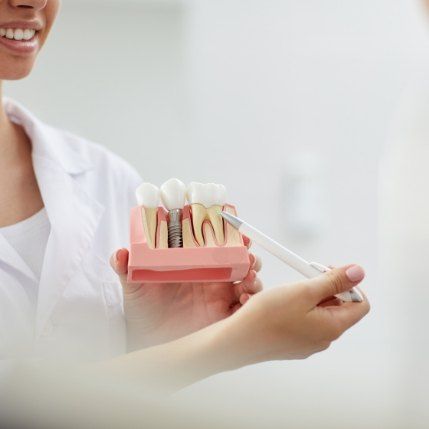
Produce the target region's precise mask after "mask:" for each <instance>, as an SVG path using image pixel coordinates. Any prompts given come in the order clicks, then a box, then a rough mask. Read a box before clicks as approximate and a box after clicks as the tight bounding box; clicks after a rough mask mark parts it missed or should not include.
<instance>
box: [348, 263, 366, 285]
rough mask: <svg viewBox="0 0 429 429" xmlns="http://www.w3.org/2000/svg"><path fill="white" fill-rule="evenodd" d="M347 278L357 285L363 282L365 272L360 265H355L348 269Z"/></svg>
mask: <svg viewBox="0 0 429 429" xmlns="http://www.w3.org/2000/svg"><path fill="white" fill-rule="evenodd" d="M346 276H347V278H348V279H349V280H350V281H351V282H353V283H357V282H360V281H362V280H363V278H364V277H365V271H364V270H363V268H362V267H360V266H359V265H353V266H352V267H350V268H348V269H347V271H346Z"/></svg>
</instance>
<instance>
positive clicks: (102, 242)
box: [0, 99, 141, 360]
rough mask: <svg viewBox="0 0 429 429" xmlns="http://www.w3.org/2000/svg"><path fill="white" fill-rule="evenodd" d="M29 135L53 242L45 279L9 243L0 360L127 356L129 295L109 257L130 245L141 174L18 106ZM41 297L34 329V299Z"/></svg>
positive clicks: (1, 261)
mask: <svg viewBox="0 0 429 429" xmlns="http://www.w3.org/2000/svg"><path fill="white" fill-rule="evenodd" d="M5 110H6V113H7V115H8V116H9V118H10V119H11V120H12V121H13V122H15V123H17V124H20V125H22V127H23V128H24V129H25V131H26V133H27V135H28V136H29V138H30V140H31V142H32V147H33V152H32V158H33V166H34V171H35V174H36V178H37V181H38V183H39V187H40V191H41V194H42V198H43V202H44V205H45V208H46V213H47V216H48V218H49V221H50V229H51V231H50V235H49V239H48V242H47V245H46V252H45V258H44V263H43V268H42V271H41V273H40V279H39V278H38V276H37V273H34V272H33V270H32V269H31V267H30V266H29V265H28V262H26V261H25V256H24V255H20V254H19V252H17V251H16V250H15V248H14V247H13V245H11V243H9V241H8V240H7V239H6V238H5V237H4V236H3V235H2V234H0V359H6V358H13V357H16V356H17V355H18V356H23V355H25V356H31V357H46V356H49V357H52V358H81V359H83V360H88V359H105V358H108V357H111V356H115V355H118V354H121V353H124V352H125V350H126V348H125V345H126V343H125V341H126V338H125V323H124V317H123V308H122V289H121V285H120V283H119V280H118V277H117V276H116V274H115V273H114V272H113V270H112V269H111V267H110V265H109V257H110V255H111V254H112V253H113V252H114V251H115V250H117V249H118V248H121V247H128V245H129V239H128V235H129V212H130V209H131V207H132V206H134V205H135V197H134V192H135V189H136V187H137V186H138V185H139V184H140V183H141V179H140V177H139V175H138V174H137V173H136V172H135V171H134V170H133V169H132V168H131V167H130V166H129V165H128V164H127V163H126V162H124V161H123V160H122V159H120V158H119V157H118V156H116V155H114V154H112V153H111V152H109V151H107V150H106V149H104V148H102V147H101V146H98V145H96V144H94V143H90V142H89V141H87V140H85V139H83V138H80V137H77V136H75V135H72V134H70V133H68V132H65V131H61V130H58V129H55V128H52V127H50V126H48V125H46V124H44V123H43V122H41V121H39V120H38V119H37V118H36V117H35V116H34V115H32V114H31V113H30V112H29V111H27V110H26V109H25V108H23V107H22V106H21V105H19V104H18V103H16V102H14V101H12V100H8V99H6V100H5ZM37 287H38V288H39V293H38V300H37V308H36V314H35V322H34V320H33V318H32V317H31V300H30V299H29V298H28V295H27V293H26V290H29V289H31V288H37Z"/></svg>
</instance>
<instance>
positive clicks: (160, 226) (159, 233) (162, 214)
mask: <svg viewBox="0 0 429 429" xmlns="http://www.w3.org/2000/svg"><path fill="white" fill-rule="evenodd" d="M157 220H158V223H157V228H156V248H157V249H168V222H167V212H166V211H165V210H164V208H163V207H158V216H157Z"/></svg>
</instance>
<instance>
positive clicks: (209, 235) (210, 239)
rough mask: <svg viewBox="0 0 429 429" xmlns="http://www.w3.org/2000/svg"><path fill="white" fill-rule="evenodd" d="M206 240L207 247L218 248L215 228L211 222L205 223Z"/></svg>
mask: <svg viewBox="0 0 429 429" xmlns="http://www.w3.org/2000/svg"><path fill="white" fill-rule="evenodd" d="M203 232H204V240H205V243H206V247H217V243H216V239H215V236H214V233H213V228H212V226H211V225H210V222H208V221H205V222H204V223H203Z"/></svg>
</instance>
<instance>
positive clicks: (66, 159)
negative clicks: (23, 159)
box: [3, 97, 93, 175]
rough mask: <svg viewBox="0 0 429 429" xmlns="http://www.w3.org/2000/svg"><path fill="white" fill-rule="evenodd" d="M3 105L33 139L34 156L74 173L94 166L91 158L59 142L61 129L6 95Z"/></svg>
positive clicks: (79, 172) (8, 113)
mask: <svg viewBox="0 0 429 429" xmlns="http://www.w3.org/2000/svg"><path fill="white" fill-rule="evenodd" d="M3 106H4V108H5V111H6V114H7V116H8V117H9V119H10V120H11V121H12V122H14V123H16V124H18V125H21V126H22V127H23V128H24V130H25V132H26V133H27V135H28V136H30V138H31V139H32V144H33V155H34V156H38V157H41V158H46V159H49V160H51V161H53V162H54V163H55V164H57V165H58V166H59V167H61V168H62V169H63V170H64V171H65V172H66V173H68V174H72V175H77V174H81V173H84V172H86V171H88V170H91V169H92V168H93V165H92V163H91V161H90V160H88V159H85V158H84V157H83V156H82V155H81V154H77V152H75V151H74V150H72V148H71V147H70V146H68V145H65V144H62V145H61V144H58V138H59V137H60V131H59V130H56V129H55V128H52V127H50V126H48V125H46V124H44V123H42V122H41V121H40V120H39V119H37V118H36V117H35V116H34V115H33V114H32V113H31V112H30V111H29V110H27V109H26V108H25V107H24V106H22V105H21V104H20V103H18V102H17V101H15V100H12V99H10V98H8V97H4V98H3ZM61 133H62V134H63V132H61ZM60 138H63V137H62V136H61V137H60Z"/></svg>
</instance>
